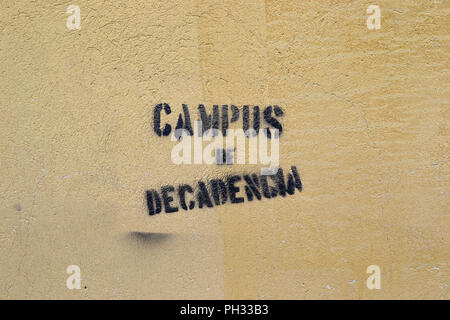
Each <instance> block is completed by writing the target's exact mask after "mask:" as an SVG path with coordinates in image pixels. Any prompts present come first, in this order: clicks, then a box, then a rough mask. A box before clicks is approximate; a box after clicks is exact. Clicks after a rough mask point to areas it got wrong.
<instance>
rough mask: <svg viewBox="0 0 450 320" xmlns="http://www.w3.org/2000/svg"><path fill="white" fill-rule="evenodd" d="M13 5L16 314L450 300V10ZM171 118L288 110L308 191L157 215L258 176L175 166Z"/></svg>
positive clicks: (8, 2) (9, 255)
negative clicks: (192, 111)
mask: <svg viewBox="0 0 450 320" xmlns="http://www.w3.org/2000/svg"><path fill="white" fill-rule="evenodd" d="M71 4H75V5H79V6H80V8H81V29H80V30H68V28H67V27H66V19H67V17H68V16H69V15H68V14H67V13H66V9H67V6H69V5H71ZM371 4H376V5H378V6H380V8H381V12H382V18H381V29H379V30H368V28H367V26H366V19H367V17H368V15H367V13H366V9H367V7H368V6H369V5H371ZM0 6H1V10H0V16H1V19H0V27H1V28H0V32H1V44H0V66H1V69H0V70H1V77H0V87H1V90H0V108H1V110H0V112H1V113H0V151H1V152H0V212H1V224H0V256H1V259H0V298H3V299H5V298H8V299H17V298H69V299H79V298H81V299H84V298H125V299H128V298H138V299H139V298H163V299H166V298H181V299H183V298H198V299H210V298H211V299H212V298H216V299H217V298H219V299H220V298H231V299H234V298H252V299H260V298H263V299H281V298H286V299H312V298H319V299H331V298H349V299H380V298H393V299H397V298H413V299H417V298H425V299H428V298H433V299H448V298H449V284H450V275H449V266H450V245H449V240H450V239H449V231H450V228H449V226H450V223H449V203H448V193H449V180H448V178H449V163H448V153H449V149H448V138H449V126H448V125H449V98H450V91H449V89H450V86H449V83H450V81H449V80H450V77H449V63H448V53H449V51H448V48H449V40H450V39H449V33H448V32H449V30H450V21H449V15H450V2H449V1H447V0H437V1H432V0H430V1H425V0H421V1H413V0H404V1H399V0H390V1H387V0H370V1H362V0H361V1H331V0H309V1H307V0H295V1H293V0H289V1H288V0H282V1H281V0H276V1H275V0H274V1H272V0H266V1H256V0H252V1H230V0H204V1H177V0H174V1H122V2H119V1H94V0H91V1H87V0H80V1H77V2H72V1H53V0H52V1H50V0H48V1H44V0H42V1H24V0H2V1H1V4H0ZM161 102H167V103H170V105H171V106H172V107H173V109H174V113H175V114H176V113H178V112H180V110H181V104H182V103H186V104H188V105H189V106H193V107H196V106H197V105H198V104H199V103H203V104H205V105H206V106H209V107H210V106H212V105H213V104H231V103H233V104H236V105H239V106H242V105H245V104H251V105H261V106H265V105H271V104H277V105H279V106H281V107H282V108H283V110H284V113H285V115H284V117H283V128H284V131H283V136H282V137H281V138H280V164H281V167H283V168H288V167H290V166H291V165H295V166H297V168H298V170H299V172H300V174H301V177H302V183H303V187H304V190H303V191H302V192H301V193H296V194H295V195H293V196H290V197H286V198H276V199H271V200H262V201H253V202H245V203H243V204H235V205H223V206H220V207H214V208H212V209H200V210H199V209H195V210H192V211H189V212H184V211H183V212H178V213H174V214H165V213H162V214H159V215H158V216H149V215H148V212H147V208H146V203H145V190H147V189H149V188H156V187H159V186H161V185H163V184H175V183H182V182H187V183H192V182H194V181H198V180H200V179H202V178H204V177H215V176H223V175H224V174H228V173H232V172H237V173H239V172H242V171H243V170H246V166H242V165H241V166H238V165H233V166H225V167H219V166H207V165H190V166H189V165H175V164H173V163H172V162H171V160H170V152H171V149H172V147H173V143H171V142H170V140H168V139H167V138H161V137H157V136H155V134H154V132H153V131H152V114H153V108H154V106H155V105H156V104H158V103H161ZM172 121H174V120H173V119H172ZM68 265H78V266H79V267H80V269H81V277H82V288H81V289H80V290H69V289H68V288H67V287H66V279H67V277H68V274H67V273H66V268H67V266H68ZM369 265H378V266H380V268H381V285H382V287H381V289H380V290H369V289H368V288H367V286H366V279H367V277H368V276H369V275H368V274H367V273H366V268H367V267H368V266H369Z"/></svg>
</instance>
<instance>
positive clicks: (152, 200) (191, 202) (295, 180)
mask: <svg viewBox="0 0 450 320" xmlns="http://www.w3.org/2000/svg"><path fill="white" fill-rule="evenodd" d="M269 178H270V180H271V183H270V184H269ZM241 181H243V182H244V183H245V184H244V185H243V187H244V193H245V197H244V196H243V193H241V194H240V192H241V188H240V187H239V186H238V183H240V182H241ZM295 189H297V190H298V191H299V192H301V191H302V189H303V187H302V182H301V180H300V175H299V174H298V171H297V168H296V167H295V166H291V173H288V174H287V176H286V177H285V175H284V174H283V169H281V168H279V169H278V171H277V172H276V174H274V175H270V176H268V175H259V174H256V173H252V174H243V175H231V176H228V177H227V178H225V179H212V180H209V181H207V182H203V181H199V182H198V183H197V185H196V186H195V187H193V186H191V185H188V184H181V185H179V186H177V187H175V186H173V185H166V186H163V187H161V191H160V192H158V191H156V190H154V189H150V190H148V191H146V198H147V207H148V212H149V214H150V215H155V214H159V213H161V211H162V209H163V208H164V211H165V212H166V213H173V212H178V211H179V210H180V208H181V209H183V210H185V211H188V210H193V209H194V208H196V207H198V208H200V209H201V208H212V207H214V206H220V205H224V204H226V203H228V202H229V203H232V204H236V203H243V202H244V201H245V199H247V201H253V200H254V199H258V200H261V199H262V198H266V199H273V198H276V197H277V196H281V197H285V196H286V195H293V194H294V193H295ZM175 198H176V199H177V200H178V201H177V203H174V202H175Z"/></svg>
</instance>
